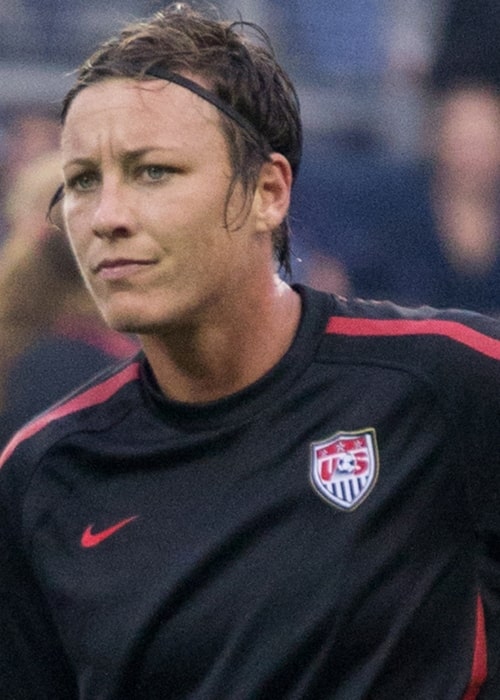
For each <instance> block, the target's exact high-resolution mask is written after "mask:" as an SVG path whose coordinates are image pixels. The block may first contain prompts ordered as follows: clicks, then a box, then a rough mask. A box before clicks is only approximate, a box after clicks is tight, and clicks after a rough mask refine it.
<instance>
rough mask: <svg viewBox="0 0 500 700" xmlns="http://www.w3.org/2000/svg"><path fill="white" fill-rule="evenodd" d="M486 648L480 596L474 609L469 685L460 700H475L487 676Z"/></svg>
mask: <svg viewBox="0 0 500 700" xmlns="http://www.w3.org/2000/svg"><path fill="white" fill-rule="evenodd" d="M487 657H488V653H487V646H486V627H485V622H484V610H483V602H482V600H481V596H478V597H477V607H476V639H475V644H474V656H473V659H472V669H471V676H470V681H469V685H468V686H467V690H466V691H465V695H464V696H463V698H462V700H476V698H477V696H478V693H479V691H480V690H481V688H482V686H483V684H484V682H485V680H486V676H487V675H488V662H487Z"/></svg>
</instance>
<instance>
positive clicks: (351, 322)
mask: <svg viewBox="0 0 500 700" xmlns="http://www.w3.org/2000/svg"><path fill="white" fill-rule="evenodd" d="M326 333H330V334H337V335H351V336H382V335H385V336H401V335H441V336H445V337H447V338H451V339H452V340H456V341H457V342H458V343H462V345H467V346H468V347H470V348H472V349H473V350H477V351H478V352H480V353H482V354H483V355H487V356H488V357H492V358H493V359H495V360H500V340H495V339H494V338H490V337H489V336H487V335H483V334H482V333H479V331H475V330H473V329H472V328H469V327H468V326H464V325H462V324H461V323H458V322H457V321H438V320H436V319H427V320H422V321H406V320H404V319H394V320H385V319H384V320H382V319H371V318H345V317H343V316H332V317H331V318H330V319H329V320H328V324H327V326H326Z"/></svg>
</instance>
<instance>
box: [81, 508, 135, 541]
mask: <svg viewBox="0 0 500 700" xmlns="http://www.w3.org/2000/svg"><path fill="white" fill-rule="evenodd" d="M138 517H139V516H138V515H133V516H132V517H131V518H125V520H120V522H119V523H115V524H114V525H111V527H108V528H106V529H105V530H101V531H100V532H92V528H93V527H94V525H93V524H92V525H89V526H88V528H87V529H86V530H85V532H84V533H83V535H82V538H81V540H80V544H81V545H82V547H95V546H96V545H98V544H101V542H103V541H104V540H106V539H107V538H108V537H111V535H114V534H115V532H117V531H118V530H121V529H122V527H125V525H128V523H131V522H132V520H135V519H136V518H138Z"/></svg>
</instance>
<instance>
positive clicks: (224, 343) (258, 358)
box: [141, 280, 300, 403]
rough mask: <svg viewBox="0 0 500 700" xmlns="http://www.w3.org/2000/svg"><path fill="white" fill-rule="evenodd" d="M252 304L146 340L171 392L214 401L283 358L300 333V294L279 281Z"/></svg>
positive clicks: (178, 396)
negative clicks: (298, 328) (297, 332)
mask: <svg viewBox="0 0 500 700" xmlns="http://www.w3.org/2000/svg"><path fill="white" fill-rule="evenodd" d="M251 302H252V303H249V300H247V301H246V303H245V304H244V305H243V307H242V308H236V309H231V311H230V313H227V314H226V315H224V314H221V315H220V316H219V317H218V318H216V319H214V318H213V317H212V318H210V319H208V320H207V322H206V323H203V322H200V323H197V324H193V325H188V326H183V327H181V328H179V327H177V328H175V329H167V330H166V331H165V332H163V333H162V334H161V335H160V334H154V335H147V336H143V337H142V338H141V340H142V343H143V347H144V351H145V353H146V356H147V357H148V360H149V362H150V364H151V367H152V370H153V372H154V374H155V377H156V379H157V381H158V383H159V385H160V388H161V389H162V390H163V392H164V393H165V395H166V396H168V397H169V398H172V399H175V400H177V401H183V402H187V403H206V402H208V401H214V400H216V399H219V398H222V397H224V396H229V395H230V394H233V393H235V392H237V391H240V390H241V389H244V388H245V387H246V386H249V385H250V384H252V383H253V382H255V381H257V380H258V379H259V378H260V377H262V376H263V375H264V374H265V373H266V372H268V371H269V370H270V369H271V368H272V367H273V366H274V365H275V364H276V363H277V362H279V360H280V359H281V358H282V357H283V355H284V354H285V353H286V351H287V350H288V348H289V347H290V345H291V343H292V341H293V338H294V336H295V333H296V331H297V327H298V324H299V319H300V297H299V295H298V294H297V293H296V292H294V291H293V290H292V289H291V288H290V287H289V286H288V285H287V284H285V283H284V282H283V281H281V280H279V281H275V283H274V285H273V287H272V289H271V290H269V293H267V294H261V293H257V294H256V298H253V299H252V300H251Z"/></svg>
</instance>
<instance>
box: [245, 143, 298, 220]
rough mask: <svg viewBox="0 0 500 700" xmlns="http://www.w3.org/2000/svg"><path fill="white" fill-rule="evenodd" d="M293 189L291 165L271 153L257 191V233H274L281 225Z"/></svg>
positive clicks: (262, 170) (276, 154) (255, 199)
mask: <svg viewBox="0 0 500 700" xmlns="http://www.w3.org/2000/svg"><path fill="white" fill-rule="evenodd" d="M291 189H292V168H291V167H290V163H289V162H288V160H287V159H286V158H285V156H282V155H281V153H271V155H270V156H269V160H267V161H266V162H265V163H264V164H263V166H262V168H261V170H260V174H259V178H258V180H257V187H256V189H255V196H254V207H255V210H254V211H255V215H256V227H257V231H259V232H262V233H264V232H270V231H274V230H275V229H276V228H277V227H278V226H279V225H280V224H281V222H282V221H283V219H284V218H285V217H286V215H287V213H288V209H289V207H290V192H291Z"/></svg>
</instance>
